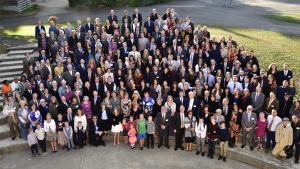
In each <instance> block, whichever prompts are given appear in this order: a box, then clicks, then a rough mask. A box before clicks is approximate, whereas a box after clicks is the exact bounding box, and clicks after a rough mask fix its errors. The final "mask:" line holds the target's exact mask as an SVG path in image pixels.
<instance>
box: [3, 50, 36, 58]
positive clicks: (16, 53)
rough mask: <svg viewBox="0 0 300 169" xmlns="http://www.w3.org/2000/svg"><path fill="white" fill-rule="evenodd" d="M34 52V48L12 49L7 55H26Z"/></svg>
mask: <svg viewBox="0 0 300 169" xmlns="http://www.w3.org/2000/svg"><path fill="white" fill-rule="evenodd" d="M33 52H34V50H33V49H29V50H12V51H10V52H8V53H7V56H12V55H25V54H26V53H29V54H32V53H33Z"/></svg>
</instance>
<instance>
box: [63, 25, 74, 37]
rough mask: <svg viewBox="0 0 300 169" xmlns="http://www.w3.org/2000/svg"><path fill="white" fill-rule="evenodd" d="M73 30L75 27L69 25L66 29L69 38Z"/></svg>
mask: <svg viewBox="0 0 300 169" xmlns="http://www.w3.org/2000/svg"><path fill="white" fill-rule="evenodd" d="M72 30H74V28H73V27H70V28H68V27H67V28H66V29H65V35H66V37H67V38H68V37H70V35H71V33H72Z"/></svg>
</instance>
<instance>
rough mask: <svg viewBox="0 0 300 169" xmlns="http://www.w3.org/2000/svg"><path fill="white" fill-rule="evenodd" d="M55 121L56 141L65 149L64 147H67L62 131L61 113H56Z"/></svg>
mask: <svg viewBox="0 0 300 169" xmlns="http://www.w3.org/2000/svg"><path fill="white" fill-rule="evenodd" d="M55 123H56V130H57V143H58V144H59V145H61V148H62V149H65V147H67V138H66V136H65V133H64V131H63V127H65V125H64V120H63V116H62V115H61V114H58V116H57V120H56V121H55Z"/></svg>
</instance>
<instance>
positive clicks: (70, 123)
mask: <svg viewBox="0 0 300 169" xmlns="http://www.w3.org/2000/svg"><path fill="white" fill-rule="evenodd" d="M58 107H59V106H58ZM58 112H59V111H58ZM74 118H75V113H74V112H72V120H71V121H69V119H68V114H67V113H63V120H64V121H69V125H70V126H74Z"/></svg>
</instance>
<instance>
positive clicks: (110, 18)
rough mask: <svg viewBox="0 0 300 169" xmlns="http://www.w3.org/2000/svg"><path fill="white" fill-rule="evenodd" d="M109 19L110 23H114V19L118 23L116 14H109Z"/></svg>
mask: <svg viewBox="0 0 300 169" xmlns="http://www.w3.org/2000/svg"><path fill="white" fill-rule="evenodd" d="M107 19H108V20H109V22H110V24H112V22H113V21H115V22H116V23H118V16H117V15H114V17H112V16H111V15H109V16H108V17H107Z"/></svg>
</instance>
